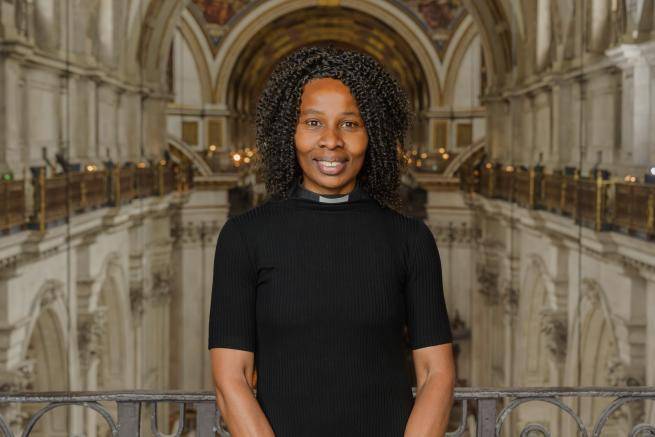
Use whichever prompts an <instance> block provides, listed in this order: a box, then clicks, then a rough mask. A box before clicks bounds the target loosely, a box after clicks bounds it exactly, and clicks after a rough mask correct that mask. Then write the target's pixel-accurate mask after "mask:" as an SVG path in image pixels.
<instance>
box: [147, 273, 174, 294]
mask: <svg viewBox="0 0 655 437" xmlns="http://www.w3.org/2000/svg"><path fill="white" fill-rule="evenodd" d="M170 293H171V269H170V266H169V267H165V268H160V269H158V270H157V271H155V272H153V274H152V292H151V294H150V297H151V298H153V299H155V300H161V299H165V298H167V297H168V296H169V295H170Z"/></svg>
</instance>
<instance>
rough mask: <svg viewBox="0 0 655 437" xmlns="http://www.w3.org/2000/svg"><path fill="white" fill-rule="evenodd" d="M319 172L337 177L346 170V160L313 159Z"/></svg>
mask: <svg viewBox="0 0 655 437" xmlns="http://www.w3.org/2000/svg"><path fill="white" fill-rule="evenodd" d="M313 161H314V162H315V163H316V167H317V168H318V171H320V172H321V173H322V174H324V175H328V176H335V175H338V174H339V173H341V172H342V171H343V170H344V169H345V168H346V160H345V159H344V160H334V159H333V160H329V159H313Z"/></svg>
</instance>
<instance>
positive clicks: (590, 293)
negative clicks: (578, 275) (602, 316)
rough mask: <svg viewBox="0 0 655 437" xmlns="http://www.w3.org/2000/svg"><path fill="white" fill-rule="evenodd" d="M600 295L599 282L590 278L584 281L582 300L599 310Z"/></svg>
mask: <svg viewBox="0 0 655 437" xmlns="http://www.w3.org/2000/svg"><path fill="white" fill-rule="evenodd" d="M600 294H601V288H600V285H599V284H598V282H596V281H595V280H593V279H589V278H585V279H583V280H582V299H583V300H585V301H586V302H587V303H588V304H589V305H590V306H591V307H592V308H597V307H598V306H599V305H600Z"/></svg>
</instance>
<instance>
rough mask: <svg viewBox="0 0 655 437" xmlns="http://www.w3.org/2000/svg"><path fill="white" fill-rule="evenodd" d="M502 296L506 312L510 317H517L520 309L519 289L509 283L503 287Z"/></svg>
mask: <svg viewBox="0 0 655 437" xmlns="http://www.w3.org/2000/svg"><path fill="white" fill-rule="evenodd" d="M500 298H501V301H502V303H503V308H504V309H505V314H506V315H508V316H510V317H516V315H517V314H518V311H519V290H518V289H517V288H515V287H512V286H511V285H509V284H508V285H507V286H506V287H504V288H503V293H502V295H501V296H500Z"/></svg>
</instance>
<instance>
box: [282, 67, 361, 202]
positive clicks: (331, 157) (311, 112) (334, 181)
mask: <svg viewBox="0 0 655 437" xmlns="http://www.w3.org/2000/svg"><path fill="white" fill-rule="evenodd" d="M294 139H295V146H296V158H297V159H298V163H299V164H300V167H301V169H302V172H303V186H304V187H305V188H307V189H308V190H311V191H314V192H316V193H321V194H345V193H348V192H350V191H352V189H353V188H354V187H355V177H356V176H357V174H358V173H359V171H360V170H361V168H362V166H363V165H364V156H365V154H366V147H367V145H368V134H367V133H366V127H365V126H364V120H362V117H361V115H360V113H359V109H358V108H357V102H356V101H355V98H354V97H353V96H352V94H350V90H349V89H348V87H347V86H346V85H344V84H343V82H341V81H339V80H336V79H330V78H323V79H314V80H312V81H310V82H308V83H307V84H306V85H305V87H304V89H303V93H302V97H301V102H300V114H299V116H298V124H297V125H296V134H295V137H294Z"/></svg>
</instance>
